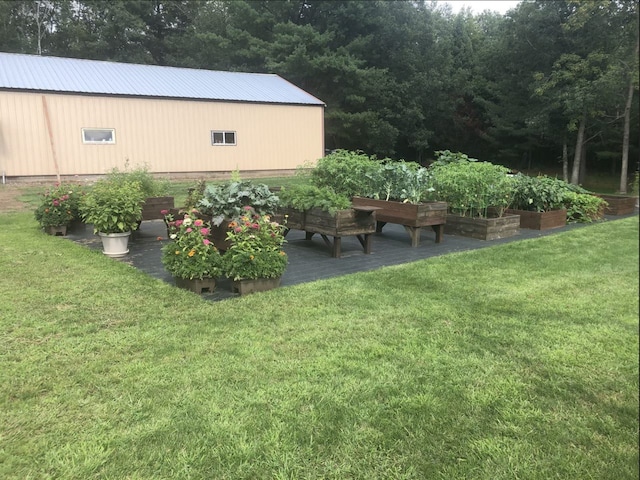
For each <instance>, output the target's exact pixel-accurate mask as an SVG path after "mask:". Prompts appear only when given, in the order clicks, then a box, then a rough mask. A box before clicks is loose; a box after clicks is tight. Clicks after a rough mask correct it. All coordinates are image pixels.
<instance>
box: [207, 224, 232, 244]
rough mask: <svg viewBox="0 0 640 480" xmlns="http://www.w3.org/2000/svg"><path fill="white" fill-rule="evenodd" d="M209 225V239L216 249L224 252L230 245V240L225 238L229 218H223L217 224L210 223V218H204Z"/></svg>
mask: <svg viewBox="0 0 640 480" xmlns="http://www.w3.org/2000/svg"><path fill="white" fill-rule="evenodd" d="M204 220H205V221H207V222H209V224H210V225H211V228H210V233H209V240H211V241H212V242H213V244H214V245H215V246H216V248H217V249H218V250H220V251H221V252H226V251H227V250H229V247H230V246H231V242H230V241H229V240H227V232H228V231H229V223H231V220H223V221H222V223H221V224H220V225H218V226H216V225H214V224H213V223H211V218H206V219H204Z"/></svg>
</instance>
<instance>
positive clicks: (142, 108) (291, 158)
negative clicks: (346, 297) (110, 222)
mask: <svg viewBox="0 0 640 480" xmlns="http://www.w3.org/2000/svg"><path fill="white" fill-rule="evenodd" d="M45 97H46V102H47V106H48V109H49V115H50V119H51V127H52V132H53V137H54V142H55V148H56V154H57V159H58V164H59V167H60V174H61V175H91V174H101V173H105V172H106V171H108V170H110V169H111V168H113V167H119V168H123V167H124V165H125V162H126V161H127V160H128V162H129V165H130V166H137V165H147V166H148V168H149V170H150V171H153V172H174V173H178V172H218V171H231V170H235V169H239V170H241V171H251V170H288V169H294V168H296V167H297V166H299V165H301V164H303V163H305V162H307V161H315V160H317V159H318V158H320V157H321V156H322V155H323V151H324V140H323V134H324V131H323V128H324V108H323V107H322V106H317V105H312V106H311V105H304V106H298V105H274V104H249V103H228V102H226V103H225V102H208V101H184V100H168V99H144V98H116V97H98V96H82V95H61V94H45ZM82 128H114V129H115V131H116V144H115V145H87V144H83V143H82V136H81V130H82ZM211 130H232V131H235V132H236V141H237V145H235V146H212V145H211ZM0 141H1V142H2V143H1V145H0V169H4V170H5V171H6V174H7V175H8V176H31V175H55V173H56V172H55V169H54V163H53V157H52V154H51V148H50V146H49V137H48V133H47V129H46V123H45V119H44V111H43V107H42V95H41V94H39V93H38V94H36V93H21V92H0Z"/></svg>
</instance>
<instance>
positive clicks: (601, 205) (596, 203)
mask: <svg viewBox="0 0 640 480" xmlns="http://www.w3.org/2000/svg"><path fill="white" fill-rule="evenodd" d="M581 190H583V189H582V188H580V187H578V189H575V190H574V191H569V192H567V193H566V195H565V197H564V200H563V201H564V205H565V207H566V209H567V221H568V222H583V223H590V222H593V221H596V220H600V219H601V218H602V216H603V215H604V210H605V208H606V207H607V205H608V203H607V201H606V200H604V199H603V198H600V197H597V196H595V195H593V194H592V193H588V192H586V191H584V192H581Z"/></svg>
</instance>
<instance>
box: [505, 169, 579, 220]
mask: <svg viewBox="0 0 640 480" xmlns="http://www.w3.org/2000/svg"><path fill="white" fill-rule="evenodd" d="M568 192H570V188H569V184H568V183H567V182H565V181H564V180H560V179H557V178H551V177H547V176H544V175H541V176H537V177H530V176H528V175H524V174H522V173H518V174H517V175H515V176H514V177H513V201H512V203H511V208H514V209H516V210H528V211H533V212H548V211H550V210H558V209H560V208H564V205H565V197H566V195H567V193H568Z"/></svg>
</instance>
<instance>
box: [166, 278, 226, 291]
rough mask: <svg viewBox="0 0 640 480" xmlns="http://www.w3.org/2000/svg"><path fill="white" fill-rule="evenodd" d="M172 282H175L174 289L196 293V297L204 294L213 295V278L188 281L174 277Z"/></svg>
mask: <svg viewBox="0 0 640 480" xmlns="http://www.w3.org/2000/svg"><path fill="white" fill-rule="evenodd" d="M174 280H175V282H176V287H178V288H183V289H185V290H189V291H191V292H194V293H197V294H198V295H200V294H201V293H205V292H208V293H213V292H214V291H215V289H216V279H215V278H210V277H205V278H194V279H189V278H178V277H174Z"/></svg>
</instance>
